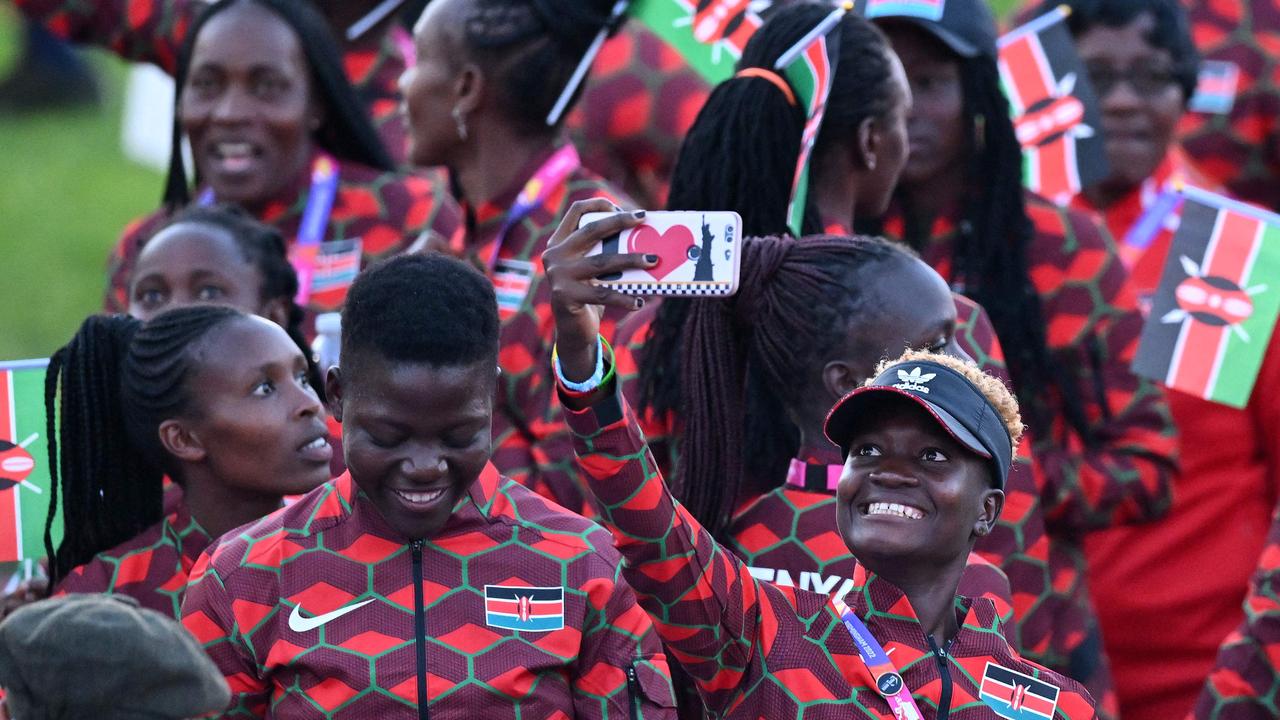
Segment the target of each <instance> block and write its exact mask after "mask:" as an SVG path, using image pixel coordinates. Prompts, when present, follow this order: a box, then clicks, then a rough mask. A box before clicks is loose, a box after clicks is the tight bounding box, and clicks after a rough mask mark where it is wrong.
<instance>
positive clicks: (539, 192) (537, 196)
mask: <svg viewBox="0 0 1280 720" xmlns="http://www.w3.org/2000/svg"><path fill="white" fill-rule="evenodd" d="M579 167H582V160H581V159H580V158H579V157H578V149H577V148H575V147H574V146H573V143H566V144H565V145H564V146H563V147H561V148H560V149H559V150H557V151H556V152H555V154H553V155H552V156H551V157H549V158H547V161H546V162H544V163H542V167H540V168H538V170H537V172H535V173H534V174H533V176H532V177H530V178H529V180H528V181H526V182H525V184H524V187H523V188H522V189H521V190H520V194H519V195H517V196H516V201H515V202H514V203H512V205H511V209H510V210H508V211H507V217H506V219H505V220H503V221H502V229H500V230H498V239H497V240H496V241H494V243H493V252H492V253H490V255H489V263H488V265H487V267H488V268H489V272H490V273H492V272H493V268H494V265H496V264H497V263H498V253H499V252H500V251H501V250H502V243H503V242H504V241H505V240H506V239H507V233H508V232H510V231H511V228H513V227H515V226H516V225H518V224H519V223H520V221H521V220H524V219H525V218H527V217H529V213H531V212H533V211H534V209H535V208H537V207H538V206H539V205H541V204H542V203H543V201H545V200H546V199H547V198H548V197H550V196H551V193H552V192H554V191H555V189H556V188H558V187H560V185H561V184H563V183H564V181H565V180H567V179H568V178H569V176H570V175H572V174H573V171H574V170H577V169H578V168H579Z"/></svg>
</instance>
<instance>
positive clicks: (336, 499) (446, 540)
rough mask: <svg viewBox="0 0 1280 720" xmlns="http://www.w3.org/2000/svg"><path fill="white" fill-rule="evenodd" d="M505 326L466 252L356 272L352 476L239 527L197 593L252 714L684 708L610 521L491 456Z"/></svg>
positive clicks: (216, 652) (340, 408)
mask: <svg viewBox="0 0 1280 720" xmlns="http://www.w3.org/2000/svg"><path fill="white" fill-rule="evenodd" d="M408 328H412V329H413V332H406V329H408ZM498 332H499V321H498V312H497V304H496V302H495V300H494V291H493V286H492V285H491V283H490V282H489V280H488V279H487V278H485V277H484V276H483V275H481V274H480V273H479V272H477V271H476V270H475V268H473V267H471V266H469V265H467V264H465V263H463V262H461V261H459V260H455V259H452V258H448V257H446V256H444V255H442V254H430V255H422V256H417V255H415V256H408V257H400V258H395V259H392V260H389V261H387V262H385V263H380V264H379V265H378V266H377V267H374V268H372V269H370V270H369V271H368V272H366V273H364V274H363V275H361V276H360V278H359V279H358V280H357V281H356V284H355V286H354V287H353V288H352V290H351V297H350V299H349V301H348V303H347V306H346V309H345V310H344V311H343V338H342V343H343V346H342V365H341V367H334V368H332V369H331V370H330V371H329V378H328V384H329V399H330V403H331V405H332V407H333V410H334V414H335V415H337V416H338V417H340V418H341V419H342V421H343V425H344V433H345V435H344V440H345V441H346V447H345V451H346V459H347V467H348V472H347V473H346V474H344V475H343V476H342V477H340V478H338V479H336V480H334V481H333V482H331V483H327V484H325V485H324V486H322V487H320V488H318V489H316V490H315V491H314V492H311V493H309V494H308V495H307V496H305V497H303V498H301V499H300V500H299V501H298V502H297V503H295V504H294V505H292V506H290V507H289V508H288V509H287V510H285V511H283V512H281V513H276V514H274V515H272V516H270V517H268V518H264V519H263V520H262V521H260V522H258V523H254V524H253V525H250V526H248V527H246V528H244V529H243V530H242V531H240V532H239V533H238V534H237V536H236V537H233V538H224V540H223V542H222V543H221V544H220V545H219V546H218V551H217V552H216V553H215V554H212V556H211V557H208V558H207V562H203V563H202V566H203V567H205V568H206V570H205V575H204V577H203V578H202V579H201V580H199V581H198V583H197V584H196V585H194V587H193V588H192V590H191V591H190V592H189V593H188V595H187V600H186V603H185V604H184V605H183V615H184V618H183V621H184V623H185V624H186V625H187V627H188V628H189V629H190V630H191V631H192V632H193V634H195V635H196V636H197V637H198V638H199V639H200V640H201V641H203V642H204V644H205V649H206V650H207V651H208V652H209V655H210V657H212V658H213V659H214V662H215V663H216V664H217V665H218V667H219V669H221V670H222V672H223V674H224V675H225V676H226V677H227V678H228V680H229V681H230V684H231V685H232V688H233V692H234V697H233V698H232V703H233V707H236V708H239V709H240V710H239V711H237V713H236V714H237V716H241V717H264V716H266V717H272V718H278V719H280V720H286V719H290V718H312V717H315V715H316V707H317V706H320V707H325V708H337V707H341V708H342V711H343V712H342V714H344V715H349V716H351V717H397V718H405V717H415V716H416V717H417V718H419V720H425V719H426V718H427V717H429V716H430V717H461V716H463V715H464V713H471V714H475V715H478V716H485V715H486V713H488V714H491V715H492V716H493V717H495V718H512V717H566V718H569V717H572V718H581V719H583V720H594V719H601V720H602V719H603V718H615V717H631V718H649V719H653V718H670V717H672V712H671V710H670V708H671V706H672V705H673V701H672V692H671V684H670V679H669V677H668V671H667V661H666V658H665V656H664V655H663V654H662V652H661V647H660V645H659V643H658V640H657V638H656V636H655V635H654V634H653V632H652V626H651V625H650V623H649V620H648V618H647V617H646V616H645V614H644V613H642V612H639V611H638V610H637V608H636V605H635V595H634V594H633V593H632V591H631V589H630V587H628V586H627V584H626V583H625V582H624V581H622V580H621V578H620V570H619V565H620V560H619V558H618V555H617V553H616V551H614V549H613V546H612V542H611V538H610V536H609V534H608V533H607V532H605V531H604V530H603V529H602V528H600V527H599V526H597V525H595V524H594V523H591V522H590V521H588V520H586V519H584V518H582V517H580V516H578V515H575V514H573V513H570V512H568V511H566V510H564V509H563V508H561V507H560V506H558V505H555V504H553V503H550V502H548V501H546V500H544V499H543V498H541V497H539V496H538V495H535V494H534V493H532V492H530V491H529V490H527V489H525V488H524V487H521V486H520V485H517V484H516V483H515V482H513V481H512V480H509V479H507V478H504V477H501V476H500V475H499V474H498V470H497V469H496V468H495V467H494V466H493V465H492V464H490V462H489V456H490V454H491V452H492V436H491V433H490V423H491V415H492V413H493V403H494V392H493V391H494V386H495V383H496V380H497V377H498V370H497V358H498ZM286 538H287V539H286ZM246 627H255V630H254V631H253V632H244V631H242V628H246ZM370 638H374V640H373V641H372V642H371V640H370ZM286 644H287V645H289V646H292V647H296V648H299V652H297V653H296V654H294V653H285V654H283V655H282V654H280V653H279V652H276V651H275V649H276V648H280V647H283V646H285V645H286ZM303 648H305V650H303ZM268 707H269V708H270V710H269V712H268V710H267V708H268Z"/></svg>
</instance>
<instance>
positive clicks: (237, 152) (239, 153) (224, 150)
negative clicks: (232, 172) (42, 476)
mask: <svg viewBox="0 0 1280 720" xmlns="http://www.w3.org/2000/svg"><path fill="white" fill-rule="evenodd" d="M213 149H214V152H216V153H217V154H218V156H219V157H221V158H222V159H224V160H229V159H232V158H249V157H252V156H253V146H252V145H250V144H249V143H243V142H235V143H230V142H224V143H218V144H217V145H215V146H214V148H213Z"/></svg>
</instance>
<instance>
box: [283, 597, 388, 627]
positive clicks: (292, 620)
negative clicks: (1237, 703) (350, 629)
mask: <svg viewBox="0 0 1280 720" xmlns="http://www.w3.org/2000/svg"><path fill="white" fill-rule="evenodd" d="M376 599H377V598H369V599H368V600H365V601H363V602H358V603H356V604H355V605H347V606H345V607H340V608H338V609H337V610H334V611H332V612H327V613H325V614H323V615H316V616H315V617H303V616H302V606H301V605H294V606H293V612H291V613H289V629H290V630H292V631H294V632H299V633H304V632H309V631H311V630H315V629H316V628H318V627H320V626H321V625H324V624H325V623H327V622H329V621H330V620H337V619H338V618H340V617H342V616H343V615H346V614H347V613H349V612H351V611H353V610H359V609H360V608H362V607H364V606H365V605H368V604H369V603H371V602H373V601H374V600H376Z"/></svg>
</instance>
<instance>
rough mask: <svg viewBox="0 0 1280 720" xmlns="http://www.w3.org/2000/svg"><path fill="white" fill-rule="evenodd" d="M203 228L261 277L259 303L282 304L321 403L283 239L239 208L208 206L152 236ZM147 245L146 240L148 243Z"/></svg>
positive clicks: (176, 217) (175, 218)
mask: <svg viewBox="0 0 1280 720" xmlns="http://www.w3.org/2000/svg"><path fill="white" fill-rule="evenodd" d="M184 224H191V225H204V226H207V227H211V228H216V229H218V230H221V231H223V232H225V233H226V234H227V235H228V236H230V237H231V239H232V240H233V241H235V244H236V248H237V249H238V250H239V251H240V256H241V257H243V258H244V260H245V262H247V263H249V264H250V265H252V266H253V267H254V268H256V269H257V271H258V274H259V275H260V276H261V277H262V288H261V289H260V291H259V295H258V300H259V301H260V302H266V301H268V300H275V299H281V300H284V301H285V303H286V305H285V307H286V309H287V310H288V313H289V317H288V319H287V320H286V324H285V325H284V330H285V332H286V333H288V334H289V338H290V339H291V340H293V342H294V343H296V344H297V346H298V349H299V350H301V351H302V356H303V357H305V358H306V359H307V380H308V381H309V382H310V383H311V387H312V388H313V389H314V390H315V391H316V394H317V395H318V396H319V397H320V400H321V402H323V401H324V399H325V397H324V375H323V374H322V373H321V372H320V366H319V365H318V364H317V363H316V359H315V353H313V352H312V350H311V343H309V342H307V337H306V335H305V334H304V333H303V332H302V324H303V320H304V319H305V317H306V316H305V313H304V312H303V309H302V308H301V307H300V306H299V305H298V303H297V302H295V301H294V298H296V297H297V295H298V273H297V271H296V270H294V268H293V265H292V264H291V263H290V262H289V253H288V250H286V247H287V245H286V244H285V240H284V236H282V235H281V234H280V231H279V230H276V229H275V228H273V227H271V226H270V225H266V224H264V223H261V222H259V221H258V220H256V219H255V218H254V217H253V216H252V215H250V214H249V213H248V212H246V211H245V210H244V209H243V208H241V207H239V206H238V205H229V204H225V203H221V204H215V205H210V206H199V205H192V206H188V207H186V208H184V209H182V210H179V211H178V212H177V213H174V214H173V215H172V216H171V217H170V218H169V219H168V220H167V221H166V222H165V223H164V224H163V225H162V226H161V227H160V228H159V229H158V230H156V232H155V233H153V234H152V235H151V237H152V238H154V237H156V236H157V235H159V234H160V233H161V232H164V231H165V230H167V229H169V228H171V227H174V226H175V225H184ZM148 241H149V239H148Z"/></svg>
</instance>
